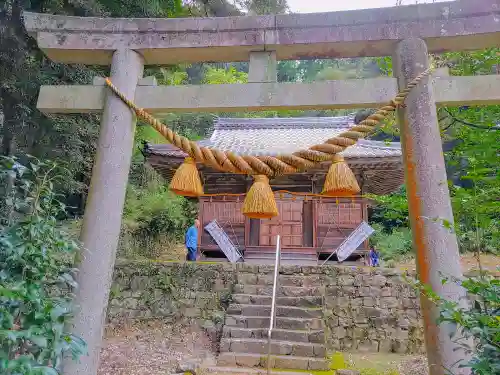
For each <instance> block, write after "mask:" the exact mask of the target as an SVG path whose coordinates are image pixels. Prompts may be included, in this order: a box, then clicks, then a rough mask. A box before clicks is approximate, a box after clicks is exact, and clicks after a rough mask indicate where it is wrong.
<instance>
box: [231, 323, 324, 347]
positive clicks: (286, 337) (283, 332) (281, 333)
mask: <svg viewBox="0 0 500 375" xmlns="http://www.w3.org/2000/svg"><path fill="white" fill-rule="evenodd" d="M267 335H268V328H239V327H229V326H224V328H223V331H222V337H227V338H234V339H244V338H248V339H267ZM272 338H273V340H281V341H293V342H310V343H313V344H324V343H325V332H324V331H323V330H316V331H299V330H291V329H274V330H273V332H272Z"/></svg>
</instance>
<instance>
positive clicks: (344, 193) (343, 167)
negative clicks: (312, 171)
mask: <svg viewBox="0 0 500 375" xmlns="http://www.w3.org/2000/svg"><path fill="white" fill-rule="evenodd" d="M360 191H361V189H360V188H359V185H358V181H357V180H356V176H354V173H353V172H352V170H351V168H349V166H348V165H347V163H346V162H345V160H344V158H343V157H342V156H340V155H335V156H334V157H333V162H332V165H331V166H330V169H329V170H328V174H327V175H326V178H325V185H324V186H323V192H322V194H324V195H328V196H331V197H350V196H353V195H356V194H358V193H359V192H360Z"/></svg>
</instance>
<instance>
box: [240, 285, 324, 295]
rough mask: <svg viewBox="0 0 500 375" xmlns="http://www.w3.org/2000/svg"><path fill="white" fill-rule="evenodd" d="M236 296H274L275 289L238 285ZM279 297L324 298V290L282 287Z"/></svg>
mask: <svg viewBox="0 0 500 375" xmlns="http://www.w3.org/2000/svg"><path fill="white" fill-rule="evenodd" d="M234 293H236V294H252V295H260V296H272V294H273V287H272V286H271V285H243V284H236V285H235V286H234ZM277 295H278V296H279V297H304V296H307V297H322V296H323V290H322V288H321V287H317V286H308V287H295V286H280V287H278V290H277Z"/></svg>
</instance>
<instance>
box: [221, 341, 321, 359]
mask: <svg viewBox="0 0 500 375" xmlns="http://www.w3.org/2000/svg"><path fill="white" fill-rule="evenodd" d="M220 351H221V353H222V352H234V353H254V354H267V353H268V342H267V340H266V339H230V338H223V339H222V340H221V342H220ZM271 354H274V355H291V356H296V357H316V358H325V356H326V350H325V346H324V345H323V344H311V343H308V342H292V341H278V340H272V341H271Z"/></svg>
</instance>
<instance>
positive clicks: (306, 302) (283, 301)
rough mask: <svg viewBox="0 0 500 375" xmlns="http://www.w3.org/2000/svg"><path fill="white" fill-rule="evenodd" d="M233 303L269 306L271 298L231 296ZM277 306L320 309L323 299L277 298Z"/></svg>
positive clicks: (248, 295) (245, 295)
mask: <svg viewBox="0 0 500 375" xmlns="http://www.w3.org/2000/svg"><path fill="white" fill-rule="evenodd" d="M233 301H234V302H236V303H239V304H242V305H269V306H270V305H271V302H272V297H271V296H265V295H252V294H233ZM276 304H277V305H278V306H296V307H321V306H322V305H323V297H318V296H303V297H277V298H276Z"/></svg>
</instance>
